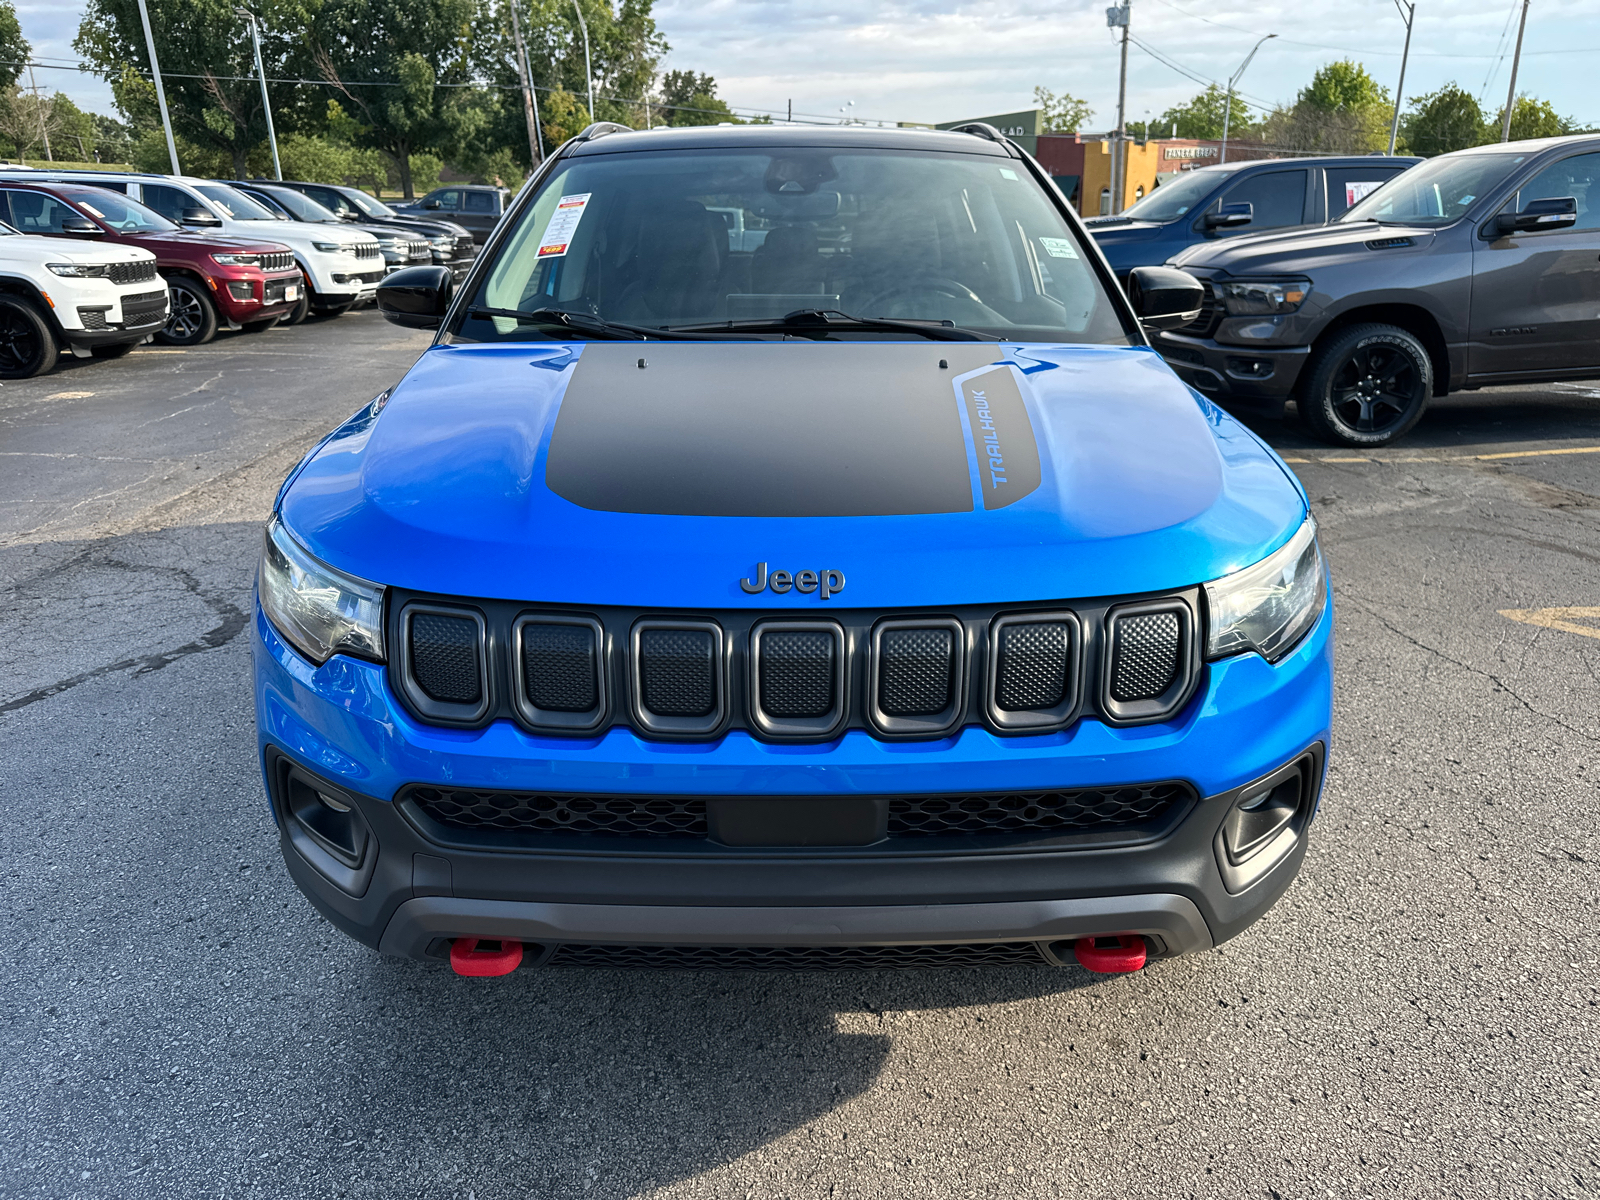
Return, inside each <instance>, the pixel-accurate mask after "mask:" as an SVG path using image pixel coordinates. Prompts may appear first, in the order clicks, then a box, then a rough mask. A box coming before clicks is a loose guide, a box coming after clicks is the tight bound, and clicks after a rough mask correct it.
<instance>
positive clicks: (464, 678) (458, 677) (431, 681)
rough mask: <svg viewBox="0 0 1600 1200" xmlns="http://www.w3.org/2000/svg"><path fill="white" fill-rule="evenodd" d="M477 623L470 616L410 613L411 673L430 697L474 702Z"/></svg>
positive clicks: (478, 668)
mask: <svg viewBox="0 0 1600 1200" xmlns="http://www.w3.org/2000/svg"><path fill="white" fill-rule="evenodd" d="M478 642H479V638H478V623H477V622H476V621H474V620H473V619H472V618H471V617H466V616H460V617H457V616H447V615H445V614H444V613H436V612H420V613H414V614H413V615H412V617H411V673H412V675H413V676H414V677H415V679H416V681H417V686H418V687H420V688H421V689H422V690H423V692H425V693H426V694H427V696H428V698H429V699H430V700H436V701H439V702H440V703H443V704H478V703H480V702H481V701H482V700H483V679H482V675H483V670H482V659H481V657H480V649H479V645H478Z"/></svg>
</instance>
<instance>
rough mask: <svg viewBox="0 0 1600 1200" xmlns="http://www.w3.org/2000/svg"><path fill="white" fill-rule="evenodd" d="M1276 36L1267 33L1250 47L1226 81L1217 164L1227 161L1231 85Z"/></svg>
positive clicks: (1231, 118) (1231, 105) (1231, 97)
mask: <svg viewBox="0 0 1600 1200" xmlns="http://www.w3.org/2000/svg"><path fill="white" fill-rule="evenodd" d="M1277 36H1278V35H1277V34H1275V33H1269V34H1267V36H1266V37H1264V38H1262V39H1261V40H1260V41H1259V42H1257V43H1256V44H1255V45H1254V46H1252V47H1251V48H1250V53H1249V54H1246V55H1245V56H1244V61H1243V62H1242V63H1240V64H1239V69H1238V70H1237V71H1235V72H1234V73H1233V78H1232V79H1230V80H1228V95H1227V99H1225V100H1224V101H1223V102H1222V153H1221V154H1219V155H1218V156H1217V161H1218V162H1227V161H1228V126H1229V124H1230V123H1231V122H1232V120H1233V85H1234V84H1236V83H1238V82H1239V77H1240V76H1241V75H1243V74H1244V69H1245V68H1246V67H1248V66H1249V65H1250V60H1251V59H1252V58H1254V57H1255V56H1256V51H1257V50H1259V49H1261V47H1262V46H1264V45H1266V44H1267V43H1268V42H1270V41H1271V40H1272V39H1273V38H1275V37H1277Z"/></svg>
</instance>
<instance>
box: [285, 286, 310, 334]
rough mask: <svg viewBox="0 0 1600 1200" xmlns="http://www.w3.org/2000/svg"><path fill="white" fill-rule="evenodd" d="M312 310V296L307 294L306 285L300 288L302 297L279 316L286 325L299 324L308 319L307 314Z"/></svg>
mask: <svg viewBox="0 0 1600 1200" xmlns="http://www.w3.org/2000/svg"><path fill="white" fill-rule="evenodd" d="M310 311H311V297H310V295H309V294H307V292H306V289H305V286H304V285H302V286H301V288H300V299H298V300H296V301H295V302H294V307H293V308H291V309H290V310H289V311H288V312H287V313H286V314H284V315H283V316H282V317H280V318H279V320H280V321H282V322H283V323H284V324H285V325H298V324H300V322H301V321H304V320H305V319H306V314H307V313H309V312H310Z"/></svg>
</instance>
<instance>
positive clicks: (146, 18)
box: [139, 0, 183, 175]
mask: <svg viewBox="0 0 1600 1200" xmlns="http://www.w3.org/2000/svg"><path fill="white" fill-rule="evenodd" d="M139 20H141V21H143V22H144V44H145V49H147V50H149V51H150V74H151V75H152V76H154V78H155V81H156V103H157V104H158V105H160V106H161V128H162V129H164V130H166V131H167V154H168V155H169V156H170V157H171V159H172V173H173V174H174V175H182V174H183V171H182V170H181V169H179V167H178V143H177V142H175V141H173V140H172V118H171V116H169V115H168V114H167V93H166V91H165V89H163V88H162V86H161V64H160V63H159V62H157V61H156V35H155V34H154V33H152V32H151V31H150V10H149V9H148V8H147V7H145V2H144V0H139Z"/></svg>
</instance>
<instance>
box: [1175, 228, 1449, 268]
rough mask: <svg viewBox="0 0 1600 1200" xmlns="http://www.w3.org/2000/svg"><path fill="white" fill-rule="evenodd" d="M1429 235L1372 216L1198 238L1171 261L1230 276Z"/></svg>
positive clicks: (1397, 245)
mask: <svg viewBox="0 0 1600 1200" xmlns="http://www.w3.org/2000/svg"><path fill="white" fill-rule="evenodd" d="M1433 238H1434V231H1433V230H1431V229H1422V228H1418V227H1417V226H1414V225H1380V224H1378V223H1377V222H1374V221H1363V222H1361V223H1359V224H1348V225H1347V224H1343V223H1341V222H1335V223H1334V224H1332V225H1302V226H1298V227H1296V228H1294V229H1285V230H1282V231H1280V232H1277V233H1252V234H1246V235H1245V236H1243V237H1234V238H1221V239H1218V240H1217V241H1214V242H1202V243H1200V244H1198V245H1195V246H1191V247H1189V249H1187V250H1185V251H1184V252H1183V253H1182V254H1179V255H1178V256H1177V257H1176V258H1174V259H1173V260H1172V264H1171V265H1172V266H1175V267H1181V268H1185V269H1187V268H1190V267H1200V268H1204V269H1208V270H1214V271H1220V272H1222V273H1224V274H1228V275H1243V274H1249V275H1259V274H1261V273H1262V272H1263V271H1311V270H1314V269H1316V267H1317V266H1318V265H1319V264H1322V263H1325V262H1327V261H1328V260H1329V259H1331V258H1346V257H1349V256H1351V255H1370V254H1372V253H1373V252H1374V251H1393V250H1404V249H1413V248H1414V249H1423V248H1425V247H1427V246H1428V245H1429V243H1431V242H1432V241H1433ZM1373 243H1379V244H1378V245H1374V244H1373Z"/></svg>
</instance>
